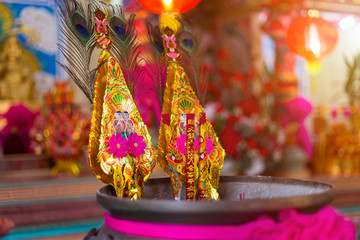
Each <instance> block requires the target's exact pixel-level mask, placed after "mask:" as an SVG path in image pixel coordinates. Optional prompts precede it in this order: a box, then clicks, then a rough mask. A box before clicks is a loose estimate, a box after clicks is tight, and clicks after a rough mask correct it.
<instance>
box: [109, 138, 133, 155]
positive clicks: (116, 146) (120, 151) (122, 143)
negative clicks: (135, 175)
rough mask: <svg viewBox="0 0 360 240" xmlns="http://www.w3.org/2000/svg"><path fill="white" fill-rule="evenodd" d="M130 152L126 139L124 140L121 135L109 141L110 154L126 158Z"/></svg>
mask: <svg viewBox="0 0 360 240" xmlns="http://www.w3.org/2000/svg"><path fill="white" fill-rule="evenodd" d="M128 151H129V147H128V145H127V141H126V138H123V137H122V136H121V134H116V135H115V134H114V135H112V136H111V138H110V140H109V147H108V152H110V153H112V154H114V156H115V157H117V158H122V157H126V152H128Z"/></svg>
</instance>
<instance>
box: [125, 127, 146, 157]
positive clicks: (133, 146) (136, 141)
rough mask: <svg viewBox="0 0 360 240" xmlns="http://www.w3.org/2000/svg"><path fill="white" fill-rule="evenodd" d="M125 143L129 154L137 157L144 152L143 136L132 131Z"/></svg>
mask: <svg viewBox="0 0 360 240" xmlns="http://www.w3.org/2000/svg"><path fill="white" fill-rule="evenodd" d="M127 145H128V148H129V152H130V154H131V155H133V156H135V157H138V156H140V155H142V154H145V148H146V146H147V145H146V143H145V142H144V137H143V136H141V135H137V133H133V134H131V135H129V138H128V141H127Z"/></svg>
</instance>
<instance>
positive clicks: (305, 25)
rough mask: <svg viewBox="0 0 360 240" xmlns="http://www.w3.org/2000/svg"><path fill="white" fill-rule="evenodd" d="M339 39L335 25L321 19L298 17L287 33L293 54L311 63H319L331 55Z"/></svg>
mask: <svg viewBox="0 0 360 240" xmlns="http://www.w3.org/2000/svg"><path fill="white" fill-rule="evenodd" d="M337 39H338V33H337V29H336V27H335V26H334V24H333V23H331V22H328V21H326V20H324V19H323V18H321V17H310V16H306V17H297V18H295V19H294V20H293V21H292V23H291V24H290V27H289V30H288V32H287V39H286V41H287V44H288V46H289V49H290V50H291V51H292V52H295V53H297V54H299V55H300V56H302V57H304V58H305V59H307V60H308V61H310V62H313V61H317V60H319V59H320V58H322V57H323V56H325V55H327V54H329V53H330V52H331V51H332V50H333V49H334V47H335V45H336V42H337Z"/></svg>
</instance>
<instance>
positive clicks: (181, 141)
mask: <svg viewBox="0 0 360 240" xmlns="http://www.w3.org/2000/svg"><path fill="white" fill-rule="evenodd" d="M176 147H177V149H179V152H180V153H181V154H185V153H186V134H185V133H184V134H182V135H181V136H179V137H177V138H176Z"/></svg>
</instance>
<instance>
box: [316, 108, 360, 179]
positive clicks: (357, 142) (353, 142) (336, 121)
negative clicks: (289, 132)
mask: <svg viewBox="0 0 360 240" xmlns="http://www.w3.org/2000/svg"><path fill="white" fill-rule="evenodd" d="M359 120H360V109H359V107H355V106H354V107H334V108H332V107H326V106H323V107H317V108H316V110H315V116H314V119H313V128H314V136H315V137H314V159H313V162H312V166H313V171H314V173H316V174H325V175H334V176H351V175H358V174H360V138H359V136H360V125H359Z"/></svg>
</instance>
